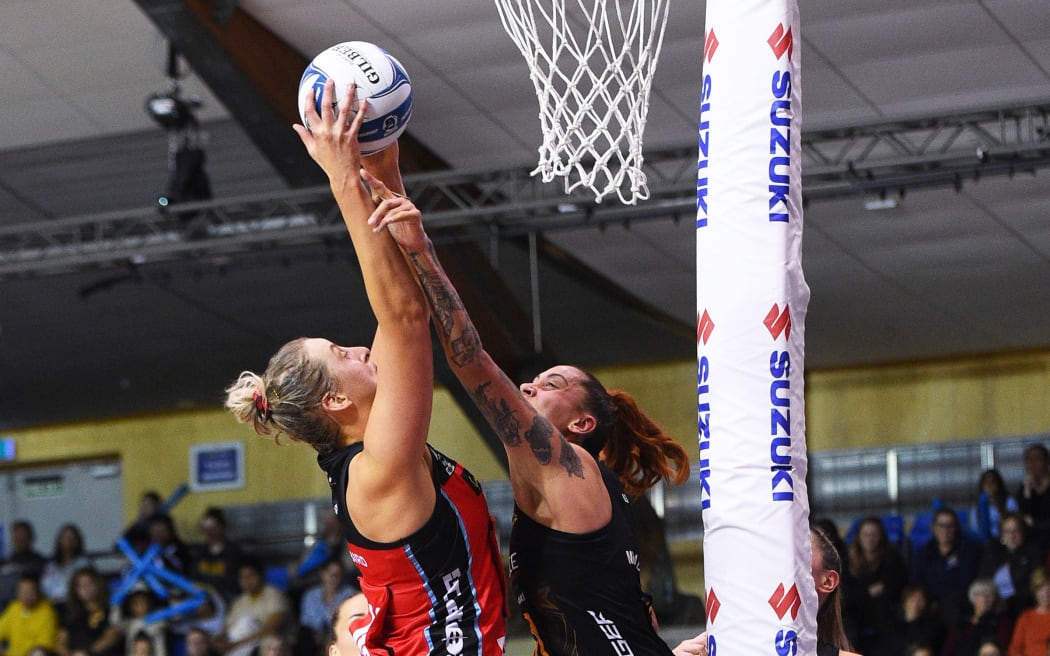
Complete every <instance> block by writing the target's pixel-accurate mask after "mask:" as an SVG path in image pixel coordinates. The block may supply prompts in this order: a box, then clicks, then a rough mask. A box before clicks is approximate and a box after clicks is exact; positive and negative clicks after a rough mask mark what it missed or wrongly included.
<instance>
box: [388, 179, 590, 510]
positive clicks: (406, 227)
mask: <svg viewBox="0 0 1050 656" xmlns="http://www.w3.org/2000/svg"><path fill="white" fill-rule="evenodd" d="M368 182H369V184H371V185H373V186H374V187H375V188H376V189H380V188H381V183H379V182H378V181H374V180H373V179H371V178H368ZM384 197H385V198H386V200H384V201H383V202H382V203H380V205H379V207H378V208H377V209H376V211H375V213H373V215H372V217H371V218H369V223H370V224H371V225H372V226H373V229H375V230H382V229H384V228H389V229H390V231H391V233H392V234H393V236H394V241H396V242H397V243H398V245H399V246H400V247H401V250H402V252H403V253H404V255H405V259H406V260H407V261H408V263H409V266H410V268H411V270H412V271H413V273H414V274H415V276H416V278H417V279H418V281H419V283H420V286H421V287H422V289H423V296H424V297H425V299H426V301H427V304H428V305H429V306H430V313H431V318H432V319H433V321H434V324H435V327H436V329H437V333H438V337H439V338H440V340H441V344H442V346H443V347H444V350H445V356H446V358H447V359H448V363H449V366H450V367H451V368H452V371H453V372H454V373H455V374H456V377H457V378H458V379H459V381H460V383H461V384H462V385H463V386H464V388H465V389H466V390H467V391H468V392H469V393H470V395H471V398H473V400H474V403H475V404H476V405H477V406H478V409H480V410H481V412H482V414H483V415H484V416H485V419H486V420H487V421H488V423H489V425H490V426H492V428H493V430H494V431H495V432H496V434H497V435H498V436H499V439H500V440H501V441H502V442H503V445H504V447H505V448H506V450H507V455H508V460H509V461H510V468H511V481H512V484H513V486H514V492H515V502H517V503H518V506H519V507H521V508H522V510H524V511H525V512H527V513H529V514H530V515H531V516H533V517H534V518H535V519H538V520H540V521H544V520H548V522H547V523H549V524H550V525H552V526H553V527H555V528H560V529H568V530H572V529H574V528H579V527H578V526H575V525H571V524H573V522H571V521H569V522H568V523H566V522H564V521H562V520H563V519H564V517H563V513H561V512H560V511H559V509H558V506H559V504H564V505H566V506H568V505H570V503H571V505H572V506H574V507H576V508H578V507H579V506H580V505H591V506H599V507H604V506H605V505H607V502H606V503H605V504H603V503H598V502H597V501H598V500H600V499H602V498H606V499H607V493H606V492H605V489H604V485H603V484H602V483H601V476H600V474H599V473H598V470H597V464H596V463H595V461H594V459H593V458H592V457H590V456H589V455H588V454H587V453H586V452H585V451H584V450H583V449H582V447H579V446H575V445H573V444H572V443H570V442H569V441H568V440H566V439H565V437H564V436H563V435H562V434H561V433H559V432H558V431H557V430H556V429H555V428H554V427H553V426H552V425H551V423H550V422H549V421H548V420H547V419H545V418H544V417H543V416H542V415H540V414H539V413H538V412H537V411H536V410H535V409H534V408H533V407H532V405H530V404H529V402H528V401H527V400H526V398H525V397H524V396H523V395H522V393H521V390H520V389H519V388H518V386H517V385H515V384H514V383H513V382H511V380H510V379H509V378H508V377H507V375H506V374H505V373H504V372H503V371H502V370H501V369H500V368H499V366H498V365H497V364H496V363H495V361H493V360H492V358H491V356H490V355H489V354H488V352H487V351H485V349H484V348H483V346H482V344H481V339H480V338H479V336H478V332H477V330H476V329H475V327H474V324H473V322H472V321H471V319H470V316H469V315H468V314H467V312H466V309H465V308H464V306H463V302H462V301H461V300H460V297H459V294H458V293H457V292H456V289H455V287H453V286H452V283H451V282H450V281H449V279H448V276H447V275H446V273H445V270H444V269H443V268H442V266H441V263H440V262H439V261H438V258H437V254H436V253H435V251H434V245H433V244H432V243H431V241H430V239H429V238H428V237H427V235H426V233H425V232H424V231H423V227H422V225H421V224H420V222H419V221H418V220H415V219H414V217H415V216H416V215H415V214H412V213H407V212H406V213H405V214H403V215H401V214H399V210H398V208H400V207H403V206H404V204H405V203H410V202H411V201H408V200H407V199H404V198H398V197H390V196H389V195H386V194H384ZM567 486H569V487H571V488H572V494H567V493H568V492H569V489H568V488H567ZM592 494H593V495H594V499H595V503H592V504H586V502H587V500H588V498H589V497H590V496H591V495H592ZM581 496H582V498H581ZM530 509H531V512H530ZM574 512H575V511H574Z"/></svg>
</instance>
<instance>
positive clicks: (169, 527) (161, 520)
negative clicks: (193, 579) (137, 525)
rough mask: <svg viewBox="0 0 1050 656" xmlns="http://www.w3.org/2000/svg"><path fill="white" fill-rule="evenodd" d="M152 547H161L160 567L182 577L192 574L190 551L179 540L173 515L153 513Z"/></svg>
mask: <svg viewBox="0 0 1050 656" xmlns="http://www.w3.org/2000/svg"><path fill="white" fill-rule="evenodd" d="M148 527H149V539H150V545H154V544H156V545H159V546H160V553H158V554H157V557H158V559H159V562H158V563H157V564H158V565H161V566H163V567H164V568H165V569H167V570H169V571H171V572H174V573H176V574H178V575H180V576H187V575H188V574H189V572H190V550H189V547H187V546H186V543H185V542H183V541H182V540H181V539H179V535H178V533H176V532H175V522H174V521H172V519H171V515H169V514H167V513H163V512H157V513H153V516H152V517H150V518H149V523H148Z"/></svg>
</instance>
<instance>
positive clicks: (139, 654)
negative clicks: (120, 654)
mask: <svg viewBox="0 0 1050 656" xmlns="http://www.w3.org/2000/svg"><path fill="white" fill-rule="evenodd" d="M130 643H131V646H129V647H128V656H157V643H156V642H155V640H154V638H153V637H151V636H150V634H148V633H146V632H145V631H139V632H138V633H136V634H135V635H134V636H132V637H131V641H130Z"/></svg>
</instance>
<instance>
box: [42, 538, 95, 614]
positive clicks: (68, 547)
mask: <svg viewBox="0 0 1050 656" xmlns="http://www.w3.org/2000/svg"><path fill="white" fill-rule="evenodd" d="M90 564H91V562H90V561H89V560H88V558H87V554H86V553H85V552H84V534H83V533H82V532H81V531H80V527H78V526H77V525H76V524H63V525H62V527H61V528H59V529H58V533H56V534H55V547H54V549H53V551H52V553H51V558H50V559H49V560H48V561H47V562H46V563H45V564H44V572H43V574H42V575H41V578H40V587H41V588H42V589H43V591H44V594H45V595H46V596H47V597H48V599H50V600H51V601H52V603H54V604H55V608H56V610H57V609H60V608H61V607H62V605H63V604H64V603H65V601H66V596H67V595H68V594H69V579H70V577H71V576H73V572H75V571H77V570H78V569H80V568H82V567H87V566H88V565H90ZM60 612H61V611H60Z"/></svg>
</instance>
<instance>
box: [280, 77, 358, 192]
mask: <svg viewBox="0 0 1050 656" xmlns="http://www.w3.org/2000/svg"><path fill="white" fill-rule="evenodd" d="M355 90H356V86H355V85H353V84H351V85H349V86H348V87H347V89H346V95H345V97H344V98H343V99H342V100H341V101H340V103H339V111H338V112H335V111H334V110H333V109H332V105H333V104H334V102H333V101H334V100H335V83H334V82H333V81H332V80H328V81H327V82H325V85H324V91H322V93H321V113H320V114H318V113H317V108H316V107H315V105H314V99H313V97H312V95H310V96H306V95H304V97H303V98H302V99H301V100H302V102H303V107H304V109H303V116H304V117H305V118H306V123H307V126H303V125H299V124H295V125H293V126H292V129H294V130H295V132H296V134H298V135H299V138H300V139H302V140H303V145H304V146H306V152H307V153H309V154H310V157H312V158H313V160H314V161H315V162H317V164H318V165H319V166H320V167H321V168H322V169H323V170H324V172H325V173H326V174H328V178H329V180H330V181H331V182H332V185H333V188H336V187H337V186H342V185H345V184H347V183H349V182H354V183H356V182H357V179H358V170H359V169H360V168H361V147H360V144H359V143H358V141H357V133H358V130H360V128H361V123H362V122H364V118H365V109H366V108H367V105H368V101H367V100H361V102H360V103H358V106H357V109H356V110H351V109H350V106H351V101H352V99H353V97H354V92H355Z"/></svg>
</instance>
